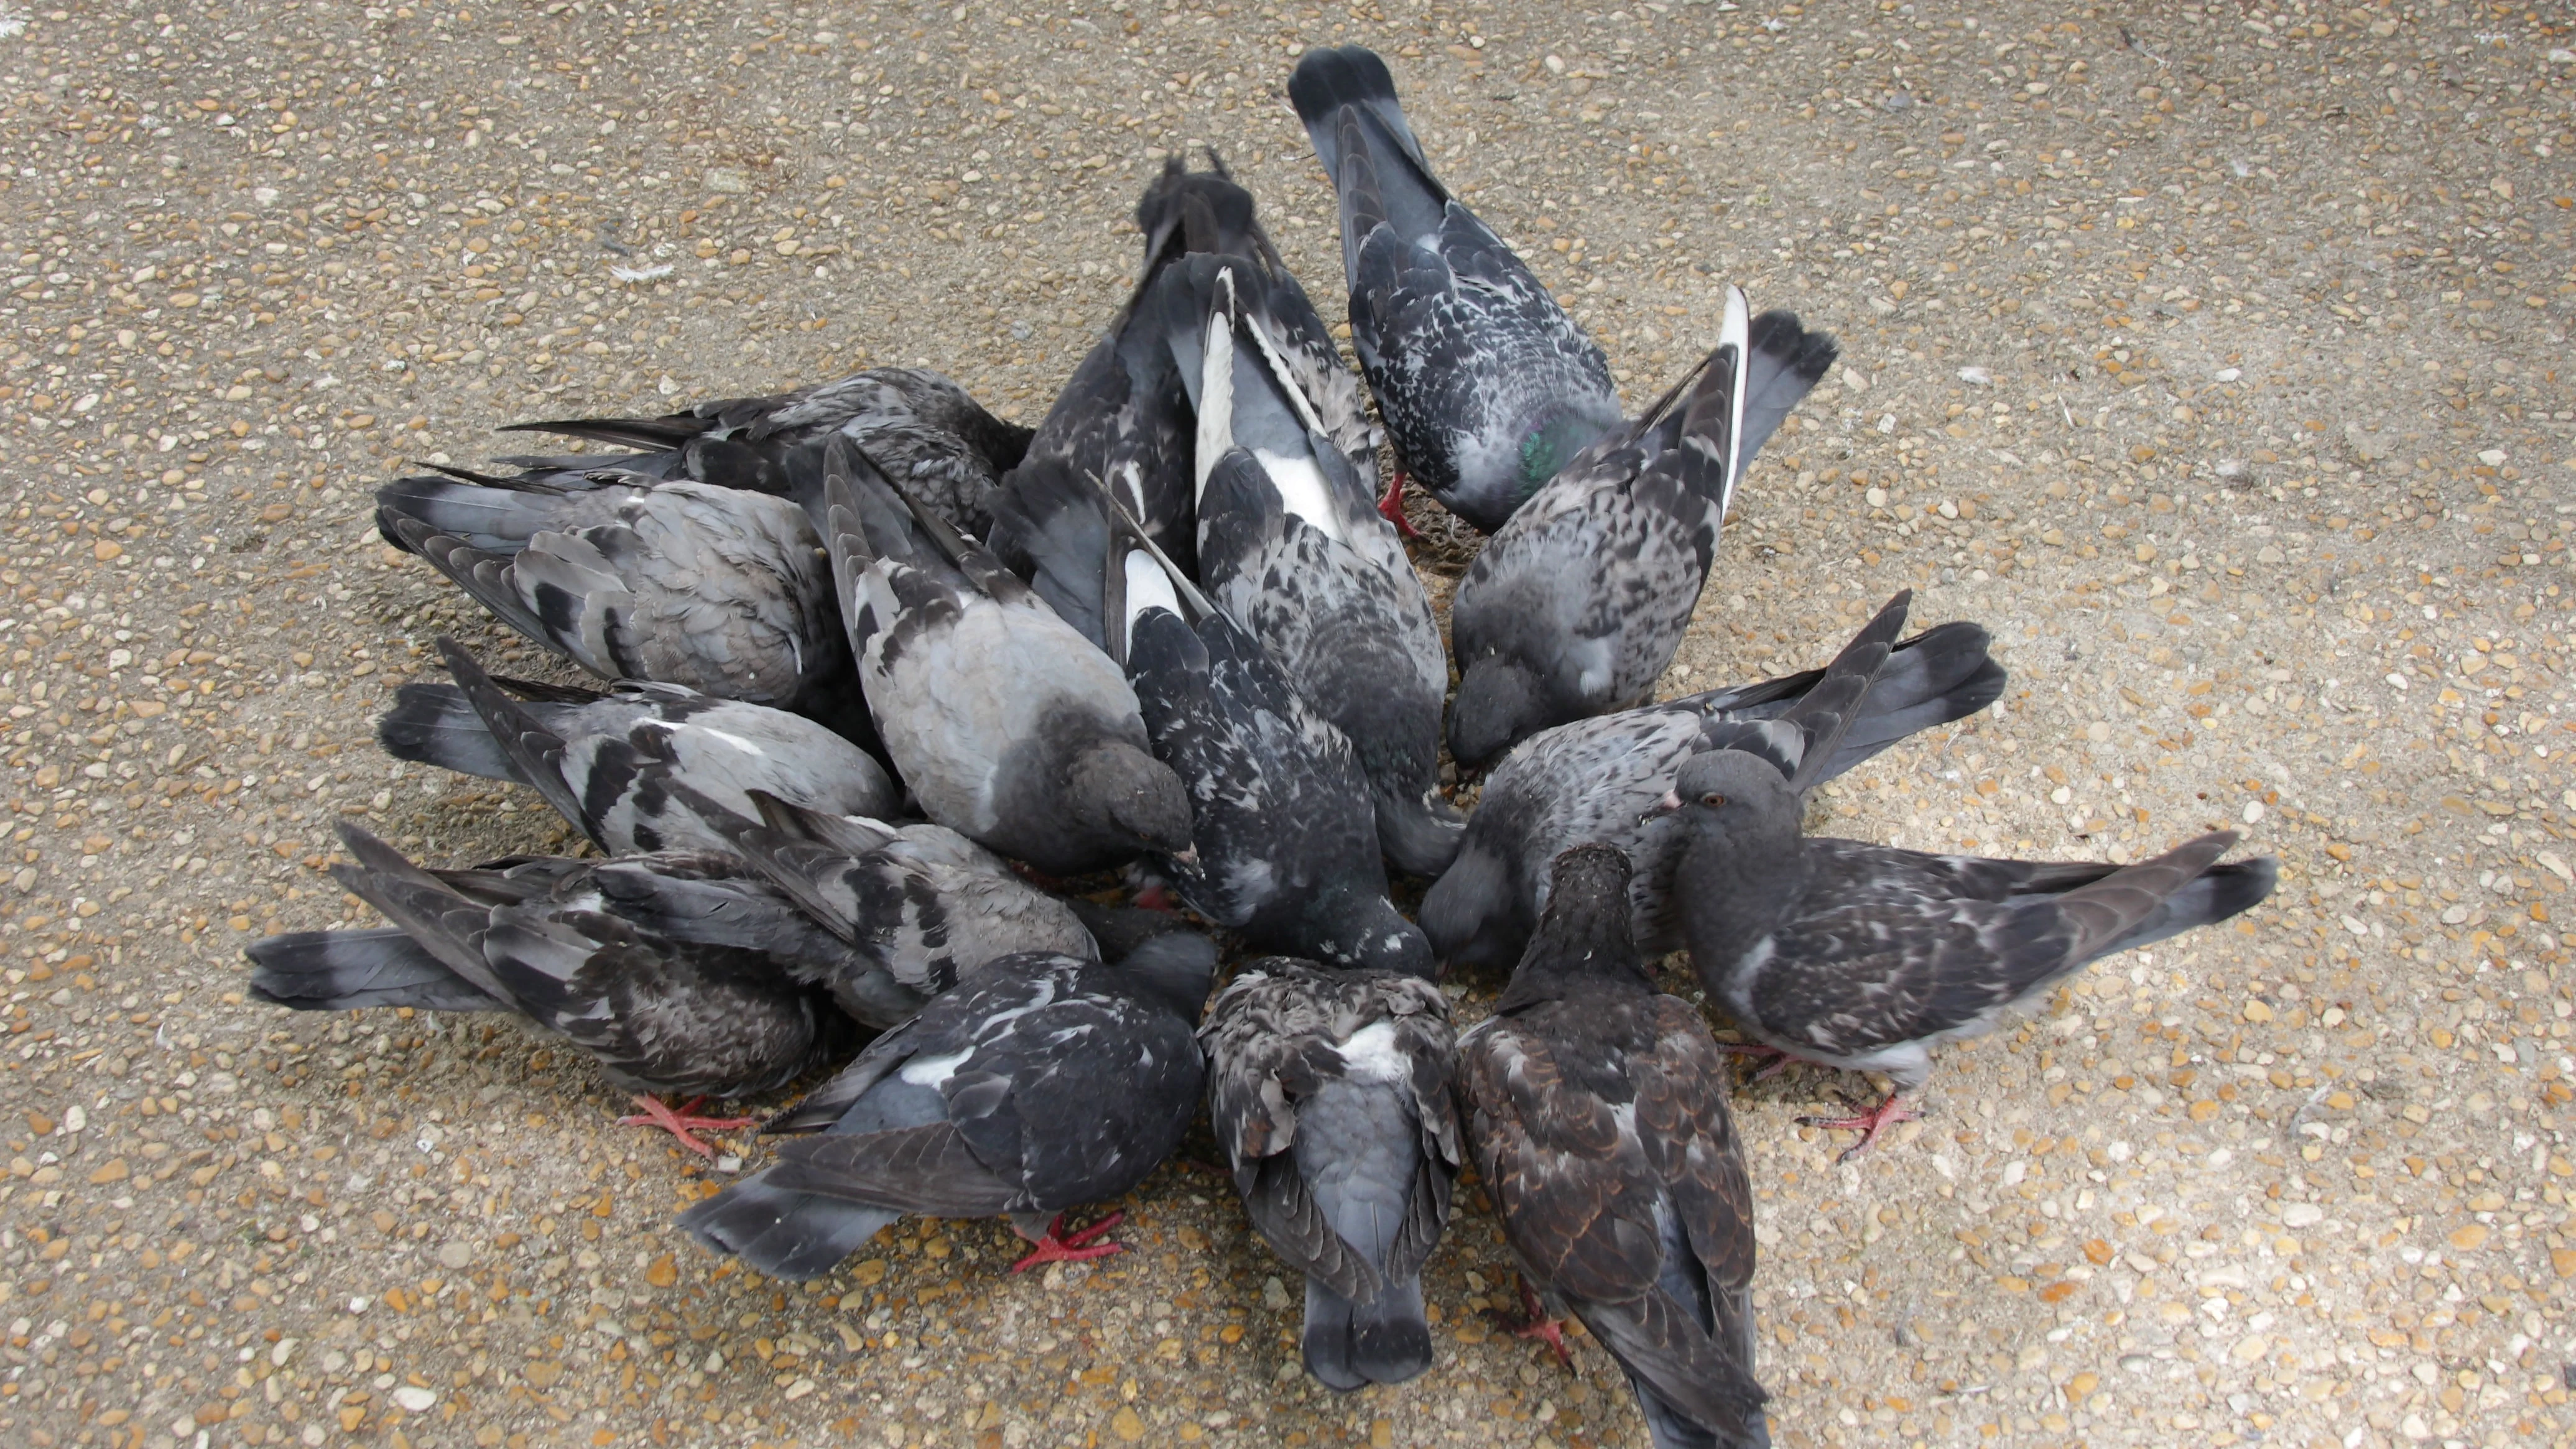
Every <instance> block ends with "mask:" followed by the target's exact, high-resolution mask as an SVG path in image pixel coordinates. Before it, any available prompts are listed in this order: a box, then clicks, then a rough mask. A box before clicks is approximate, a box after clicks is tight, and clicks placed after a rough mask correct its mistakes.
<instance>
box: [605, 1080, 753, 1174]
mask: <svg viewBox="0 0 2576 1449" xmlns="http://www.w3.org/2000/svg"><path fill="white" fill-rule="evenodd" d="M706 1104H707V1099H706V1098H704V1097H697V1098H693V1099H692V1100H691V1101H690V1102H689V1104H688V1105H687V1106H684V1107H681V1108H678V1109H677V1110H674V1109H672V1108H670V1107H667V1106H664V1105H663V1103H662V1099H661V1098H659V1097H656V1096H652V1095H650V1094H648V1093H643V1092H638V1093H636V1095H635V1105H636V1106H638V1107H641V1108H643V1109H644V1110H643V1111H642V1112H641V1113H639V1114H637V1115H635V1116H633V1117H620V1118H618V1119H617V1125H619V1126H621V1127H659V1128H661V1129H662V1130H663V1131H665V1132H668V1133H670V1134H671V1135H672V1136H674V1137H676V1138H678V1139H680V1145H681V1146H682V1147H685V1148H687V1149H689V1150H690V1151H691V1152H694V1153H696V1154H698V1155H699V1156H700V1157H704V1158H709V1159H713V1158H714V1157H715V1155H716V1150H715V1149H714V1148H712V1147H709V1146H708V1145H707V1144H705V1143H704V1142H701V1141H699V1140H698V1139H697V1138H696V1137H693V1136H691V1135H690V1134H691V1133H694V1132H733V1131H738V1130H740V1129H742V1128H745V1127H750V1126H753V1125H755V1124H756V1123H757V1121H758V1119H757V1118H752V1117H701V1116H698V1115H697V1111H698V1109H699V1108H700V1107H703V1106H705V1105H706Z"/></svg>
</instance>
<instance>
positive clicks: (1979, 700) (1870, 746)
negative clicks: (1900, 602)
mask: <svg viewBox="0 0 2576 1449" xmlns="http://www.w3.org/2000/svg"><path fill="white" fill-rule="evenodd" d="M1992 643H1993V639H1992V636H1990V635H1989V634H1987V632H1986V631H1985V629H1984V628H1983V627H1982V626H1980V625H1976V624H1969V623H1950V624H1941V625H1938V626H1935V627H1934V628H1930V629H1927V630H1925V631H1923V632H1922V633H1920V634H1917V635H1915V636H1914V637H1913V638H1911V639H1908V640H1906V641H1905V642H1904V643H1902V644H1899V645H1897V646H1896V648H1895V649H1893V650H1891V651H1890V652H1889V654H1888V656H1887V662H1886V663H1885V664H1883V665H1881V666H1880V667H1879V671H1878V673H1877V675H1876V676H1875V677H1873V678H1872V679H1871V680H1870V682H1869V692H1868V693H1867V694H1866V695H1864V696H1863V697H1862V699H1861V702H1860V708H1859V709H1858V711H1857V712H1856V713H1855V714H1854V715H1853V717H1852V722H1851V725H1850V727H1849V728H1848V729H1847V730H1845V731H1844V734H1843V738H1842V743H1841V745H1840V746H1838V747H1837V748H1836V749H1835V750H1834V752H1833V756H1832V758H1831V759H1829V760H1827V761H1826V763H1825V772H1824V774H1823V775H1821V776H1819V777H1818V778H1820V779H1832V778H1833V777H1834V776H1836V775H1840V774H1842V773H1844V772H1845V771H1847V770H1850V769H1852V768H1853V767H1855V766H1857V765H1859V764H1861V763H1862V762H1863V761H1865V760H1868V759H1869V758H1870V757H1871V756H1873V755H1876V754H1878V753H1879V752H1880V751H1882V750H1884V749H1886V748H1887V747H1888V746H1890V745H1892V744H1895V743H1896V742H1897V741H1898V740H1901V739H1904V738H1905V737H1906V736H1908V735H1911V734H1914V733H1917V732H1918V731H1922V730H1927V729H1931V728H1932V727H1933V726H1935V725H1944V724H1948V723H1950V722H1951V721H1952V720H1960V719H1966V718H1967V717H1968V716H1970V715H1972V714H1975V713H1976V712H1977V711H1979V710H1981V709H1984V708H1985V707H1986V706H1987V705H1990V704H1992V703H1994V702H1995V701H1996V700H1998V699H2000V698H2002V697H2003V692H2004V683H2005V680H2006V675H2005V673H2004V667H2003V666H2002V665H2001V664H1998V663H1996V662H1995V661H1994V660H1993V659H1991V658H1989V657H1987V653H1986V651H1987V649H1988V647H1989V646H1990V645H1991V644H1992Z"/></svg>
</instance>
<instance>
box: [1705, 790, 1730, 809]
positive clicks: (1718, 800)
mask: <svg viewBox="0 0 2576 1449" xmlns="http://www.w3.org/2000/svg"><path fill="white" fill-rule="evenodd" d="M1699 803H1701V804H1702V805H1705V806H1707V807H1708V808H1710V809H1711V810H1714V809H1716V808H1717V807H1719V806H1720V805H1723V804H1725V803H1726V797H1725V796H1723V795H1719V794H1715V793H1711V794H1707V795H1702V796H1700V797H1699Z"/></svg>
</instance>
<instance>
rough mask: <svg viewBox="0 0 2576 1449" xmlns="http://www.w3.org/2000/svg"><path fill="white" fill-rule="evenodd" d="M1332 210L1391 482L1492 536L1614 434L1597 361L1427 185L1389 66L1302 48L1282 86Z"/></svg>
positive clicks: (1604, 374)
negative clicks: (1336, 200) (1383, 430)
mask: <svg viewBox="0 0 2576 1449" xmlns="http://www.w3.org/2000/svg"><path fill="white" fill-rule="evenodd" d="M1288 98H1289V100H1290V101H1291V102H1292V103H1293V104H1294V105H1295V106H1296V108H1297V118H1298V119H1299V120H1300V121H1303V122H1304V123H1305V126H1306V135H1307V137H1308V139H1310V140H1311V141H1312V142H1313V143H1314V147H1315V155H1316V157H1317V159H1319V160H1321V161H1322V162H1323V163H1324V174H1325V175H1326V176H1327V177H1329V178H1330V179H1331V181H1332V183H1333V190H1334V191H1335V192H1336V193H1337V194H1338V195H1339V196H1340V199H1341V219H1342V269H1343V272H1344V274H1345V276H1346V277H1347V279H1348V281H1349V283H1350V315H1351V341H1352V344H1353V345H1354V346H1355V347H1356V348H1357V349H1358V351H1359V355H1360V366H1361V367H1362V368H1363V369H1364V370H1365V371H1366V372H1367V373H1368V381H1369V388H1370V390H1371V391H1373V392H1375V393H1376V394H1377V405H1378V412H1379V414H1380V415H1381V416H1383V417H1384V418H1385V419H1386V427H1387V432H1388V434H1389V435H1390V436H1391V438H1392V439H1393V441H1394V443H1395V454H1396V458H1397V460H1398V462H1399V463H1400V465H1401V467H1402V470H1403V471H1401V472H1399V473H1397V474H1396V476H1395V477H1394V478H1393V479H1392V480H1390V482H1389V485H1388V488H1387V492H1386V495H1385V498H1384V500H1383V503H1382V507H1383V508H1384V510H1385V512H1386V515H1387V517H1389V518H1390V519H1396V520H1401V519H1402V517H1403V489H1404V479H1405V476H1406V474H1408V473H1409V474H1410V475H1411V476H1412V477H1413V478H1414V479H1416V480H1417V481H1419V482H1420V483H1421V484H1422V485H1423V486H1424V487H1425V488H1427V489H1429V490H1430V491H1431V494H1432V496H1433V497H1435V498H1438V499H1439V500H1440V501H1441V503H1443V504H1444V505H1446V506H1447V507H1448V508H1449V510H1450V511H1451V512H1453V513H1455V514H1457V515H1458V516H1459V517H1461V518H1464V519H1466V520H1467V521H1468V522H1469V523H1471V524H1474V525H1475V526H1476V527H1478V528H1480V529H1482V530H1484V531H1485V532H1487V533H1492V532H1494V531H1495V530H1497V529H1499V528H1501V527H1502V526H1503V521H1504V520H1505V519H1507V518H1509V517H1511V516H1512V512H1513V510H1515V509H1517V508H1519V507H1520V506H1521V504H1522V503H1523V502H1524V501H1526V500H1527V499H1528V498H1529V497H1530V495H1531V494H1533V493H1534V492H1536V491H1537V490H1538V488H1539V486H1540V485H1542V484H1544V483H1546V482H1547V480H1548V479H1550V478H1551V477H1554V476H1555V475H1556V472H1557V470H1558V469H1560V468H1562V467H1564V466H1565V465H1566V464H1567V463H1569V462H1571V461H1572V460H1573V459H1574V457H1575V455H1576V454H1578V453H1580V452H1581V451H1582V450H1583V449H1584V448H1586V447H1588V446H1589V445H1590V444H1591V443H1592V441H1593V440H1594V439H1595V438H1598V437H1600V436H1601V435H1602V434H1603V433H1606V432H1608V431H1609V430H1610V429H1612V428H1615V427H1617V426H1618V425H1619V391H1618V388H1617V386H1616V385H1615V384H1614V383H1613V382H1612V381H1611V377H1610V363H1609V360H1608V359H1607V358H1605V357H1603V356H1602V355H1601V349H1600V348H1599V347H1597V346H1595V345H1594V344H1593V341H1592V339H1591V338H1589V337H1587V336H1585V335H1584V333H1583V329H1582V328H1581V327H1579V326H1577V325H1576V324H1575V321H1574V319H1573V318H1571V317H1569V316H1567V315H1566V314H1565V309H1563V308H1562V307H1559V306H1558V305H1557V304H1556V299H1555V298H1554V297H1551V296H1550V295H1548V290H1547V287H1546V285H1545V284H1543V283H1542V282H1540V281H1539V279H1538V278H1537V277H1535V276H1532V275H1531V274H1530V270H1529V268H1528V267H1527V266H1526V265H1524V264H1523V263H1522V262H1521V259H1520V258H1519V257H1518V256H1515V255H1513V253H1512V249H1511V248H1510V247H1507V246H1505V245H1504V244H1503V242H1502V239H1501V238H1500V237H1497V236H1495V235H1494V233H1493V232H1492V231H1491V230H1490V229H1488V228H1487V227H1486V226H1485V224H1484V223H1483V222H1481V221H1478V220H1477V219H1476V216H1475V214H1474V213H1473V212H1470V211H1469V210H1468V209H1467V208H1466V206H1465V204H1463V203H1462V202H1460V201H1459V200H1458V199H1457V198H1456V197H1454V196H1451V195H1450V194H1449V192H1448V190H1447V189H1446V188H1444V187H1443V186H1441V184H1440V182H1439V181H1438V179H1437V178H1435V177H1434V176H1433V175H1432V174H1431V163H1430V162H1429V161H1428V160H1426V159H1425V158H1424V157H1423V154H1422V145H1421V143H1420V142H1419V141H1417V140H1415V139H1414V135H1413V128H1412V127H1411V126H1410V125H1408V124H1406V122H1405V119H1404V111H1403V108H1402V107H1401V106H1399V105H1398V104H1397V103H1396V97H1395V78H1394V77H1393V76H1392V75H1390V74H1388V72H1387V68H1386V62H1385V61H1383V60H1380V59H1379V58H1378V57H1377V56H1376V55H1375V54H1374V53H1372V52H1370V51H1368V50H1366V49H1364V48H1362V47H1360V46H1356V45H1352V46H1344V47H1342V48H1340V49H1322V50H1310V51H1308V52H1306V55H1305V57H1304V58H1303V59H1301V60H1299V61H1298V62H1297V69H1296V72H1295V74H1293V75H1291V76H1290V77H1289V80H1288Z"/></svg>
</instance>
